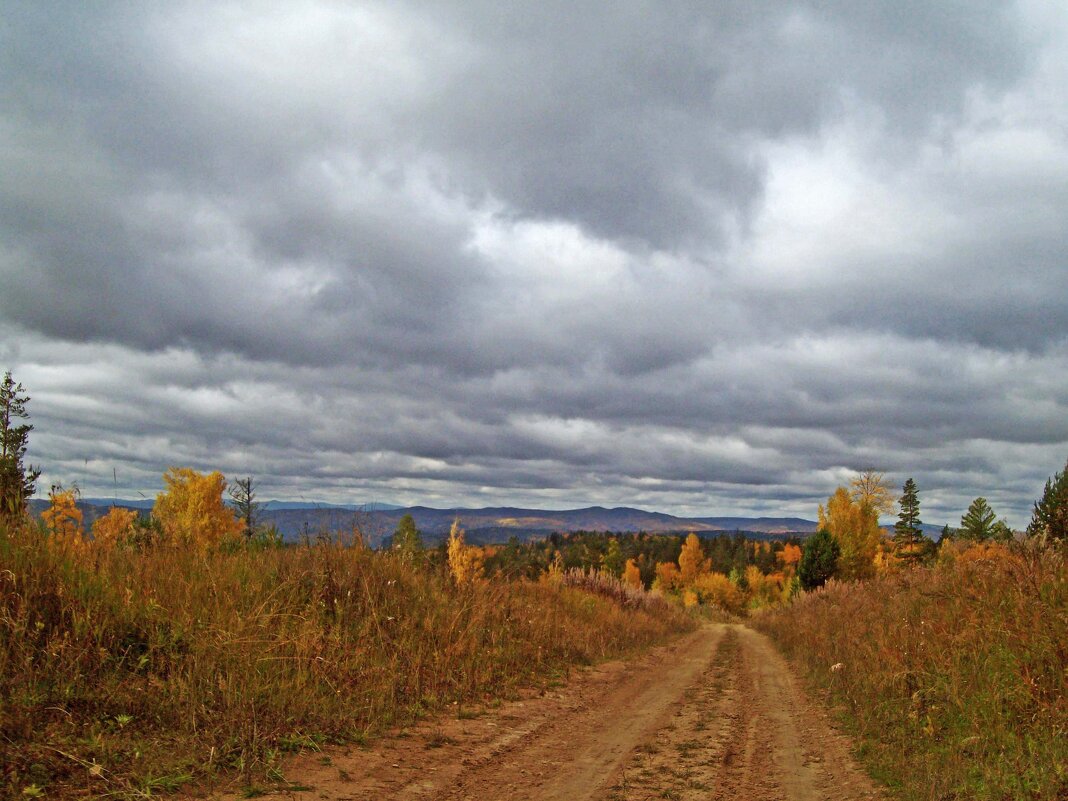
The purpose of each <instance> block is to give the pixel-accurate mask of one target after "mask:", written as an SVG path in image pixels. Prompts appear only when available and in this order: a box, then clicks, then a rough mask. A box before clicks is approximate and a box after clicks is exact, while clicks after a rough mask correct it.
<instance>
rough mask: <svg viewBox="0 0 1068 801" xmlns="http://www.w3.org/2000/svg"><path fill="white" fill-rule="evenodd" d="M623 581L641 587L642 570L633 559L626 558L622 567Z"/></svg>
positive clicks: (628, 584) (637, 587)
mask: <svg viewBox="0 0 1068 801" xmlns="http://www.w3.org/2000/svg"><path fill="white" fill-rule="evenodd" d="M623 583H624V584H626V585H627V586H629V587H634V588H635V589H638V590H640V589H641V588H642V571H641V570H640V569H639V568H638V563H637V562H635V561H634V560H633V559H628V560H627V564H626V566H625V567H624V568H623Z"/></svg>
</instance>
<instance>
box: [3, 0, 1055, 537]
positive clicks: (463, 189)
mask: <svg viewBox="0 0 1068 801" xmlns="http://www.w3.org/2000/svg"><path fill="white" fill-rule="evenodd" d="M1066 86H1068V17H1066V16H1065V15H1064V14H1063V12H1060V11H1058V10H1056V9H1051V8H1049V7H1047V4H1041V3H1016V4H1014V3H1003V2H984V3H979V4H975V3H973V4H968V5H965V6H959V5H958V6H951V5H945V4H942V5H932V4H930V3H918V2H917V3H861V4H858V3H845V2H843V3H820V4H815V3H791V4H778V5H772V6H761V7H760V8H755V7H753V6H752V5H751V4H747V3H721V4H717V5H715V7H714V8H713V7H710V6H708V4H695V3H662V4H656V5H650V4H646V3H620V4H614V5H613V7H612V9H611V11H606V10H605V9H604V8H603V7H600V6H596V5H592V4H591V5H584V4H574V3H568V4H555V3H549V4H541V5H539V6H538V7H537V9H536V10H535V9H533V8H532V7H530V6H529V5H523V6H519V5H513V4H508V3H499V2H494V3H472V2H465V3H430V4H426V3H389V4H375V3H353V4H346V5H339V4H327V3H314V2H307V3H300V4H287V5H284V6H279V7H275V8H272V9H264V8H248V7H239V6H228V5H222V4H210V5H204V4H184V3H171V4H141V5H137V6H130V5H129V4H116V5H114V6H107V5H103V4H94V5H93V6H84V5H81V4H73V5H72V6H71V7H69V8H57V7H54V6H44V5H41V4H15V5H12V6H11V8H10V12H9V13H7V14H5V15H4V20H3V22H0V109H2V111H0V171H2V174H3V176H4V180H3V181H2V182H0V285H2V287H3V291H2V292H0V360H2V363H0V366H3V367H4V368H7V367H10V368H11V369H12V370H14V371H15V373H16V375H17V377H18V378H19V379H20V380H22V381H23V383H25V384H26V385H27V387H29V388H30V390H31V391H32V394H33V395H34V400H33V402H32V404H31V409H32V411H33V412H34V415H35V420H36V422H37V424H38V431H37V432H35V438H34V440H33V451H34V454H33V455H34V458H35V459H37V460H38V461H40V462H41V463H42V464H43V465H44V466H45V468H46V474H47V478H48V479H50V480H61V481H65V482H69V481H72V480H77V481H78V482H79V483H80V484H81V485H82V486H83V487H84V488H85V490H86V491H87V492H89V493H91V494H95V493H102V492H107V491H115V486H116V485H117V486H118V491H120V494H123V492H126V493H129V492H133V491H144V492H150V491H151V489H152V488H153V487H154V486H156V484H157V483H158V474H159V473H160V472H161V470H162V469H163V467H165V466H166V465H168V464H177V463H181V464H195V465H198V466H201V467H216V466H217V467H219V468H221V469H223V470H224V471H227V472H232V473H245V472H253V473H256V474H257V475H260V476H262V477H263V482H264V486H265V488H267V489H268V491H269V492H270V493H272V494H278V495H288V496H294V497H296V496H297V495H299V494H304V495H306V496H309V497H311V496H314V497H320V498H324V499H333V500H339V499H342V498H345V499H354V498H359V499H368V498H370V497H375V498H378V499H380V500H383V499H384V500H392V501H397V502H427V503H465V504H466V503H480V502H486V503H513V502H514V503H528V504H534V505H541V506H554V505H564V504H584V503H588V502H598V503H609V504H624V503H625V504H631V505H644V506H651V507H657V508H662V509H666V510H672V511H680V512H687V513H730V512H741V513H746V512H754V513H756V512H775V513H800V514H808V515H811V514H812V512H813V507H814V504H815V502H816V501H817V500H818V499H820V498H821V497H825V496H826V495H827V494H829V492H830V491H831V490H833V488H834V486H835V485H836V484H837V483H840V482H842V481H844V480H845V479H846V478H847V477H848V474H849V472H850V471H851V470H855V469H859V468H863V467H867V466H870V465H874V466H878V467H880V468H882V469H885V470H886V471H887V472H888V473H889V474H890V476H891V477H892V479H893V480H894V481H895V482H896V483H900V482H901V481H903V480H904V478H905V477H907V476H908V475H914V476H915V477H916V478H917V480H918V481H919V483H920V486H921V488H922V489H923V490H924V491H925V503H926V504H927V506H926V508H928V509H930V515H931V516H933V519H938V520H940V521H941V520H951V521H952V520H954V519H955V518H956V517H957V516H959V514H960V513H961V512H962V511H963V508H964V507H965V506H966V505H967V502H968V501H969V500H970V499H971V498H972V497H974V496H975V495H978V494H985V495H986V496H987V497H988V498H989V499H990V500H991V501H992V503H993V504H994V506H995V509H996V510H997V511H999V512H1000V513H1002V514H1006V515H1008V516H1009V518H1010V520H1011V521H1012V522H1013V523H1015V524H1017V525H1021V524H1022V523H1024V522H1025V520H1026V515H1027V507H1028V506H1029V504H1030V501H1031V500H1032V499H1033V497H1034V495H1035V494H1036V493H1037V492H1038V491H1039V490H1040V488H1041V484H1042V482H1043V481H1044V479H1045V477H1046V476H1047V475H1049V474H1050V473H1051V472H1053V471H1054V470H1056V469H1059V467H1061V466H1062V465H1063V462H1064V458H1065V456H1066V455H1068V422H1066V421H1068V415H1066V414H1065V412H1066V407H1068V382H1066V381H1065V379H1064V378H1063V376H1065V375H1068V372H1066V370H1065V368H1066V367H1068V364H1066V362H1068V303H1066V302H1065V300H1064V298H1065V290H1064V286H1065V275H1066V264H1068V240H1066V238H1065V236H1064V231H1063V220H1064V219H1068V190H1066V187H1068V137H1065V135H1064V131H1065V130H1068V112H1066V111H1065V109H1068V92H1066V90H1065V87H1066Z"/></svg>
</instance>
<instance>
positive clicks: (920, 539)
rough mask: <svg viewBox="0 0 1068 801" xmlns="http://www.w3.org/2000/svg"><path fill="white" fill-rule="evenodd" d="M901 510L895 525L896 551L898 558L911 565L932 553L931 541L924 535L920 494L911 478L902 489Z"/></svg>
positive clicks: (899, 503)
mask: <svg viewBox="0 0 1068 801" xmlns="http://www.w3.org/2000/svg"><path fill="white" fill-rule="evenodd" d="M901 490H902V491H901V498H900V500H898V506H899V508H900V509H901V511H900V512H898V515H897V523H895V524H894V546H895V548H894V550H895V552H896V555H897V558H898V559H901V560H903V561H906V562H909V563H916V562H919V561H920V560H922V559H924V558H925V557H926V556H927V555H928V553H929V552H930V544H931V543H930V540H928V539H927V538H926V537H925V536H924V535H923V528H921V526H922V525H923V524H922V522H921V521H920V494H919V491H918V489H917V488H916V482H915V481H913V480H912V479H911V478H909V479H908V480H906V481H905V485H904V486H903V487H902V488H901Z"/></svg>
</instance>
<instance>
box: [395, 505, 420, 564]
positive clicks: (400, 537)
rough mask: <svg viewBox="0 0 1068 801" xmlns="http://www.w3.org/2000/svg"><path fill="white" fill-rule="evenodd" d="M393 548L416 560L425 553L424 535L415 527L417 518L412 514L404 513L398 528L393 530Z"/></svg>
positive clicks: (402, 554) (407, 557)
mask: <svg viewBox="0 0 1068 801" xmlns="http://www.w3.org/2000/svg"><path fill="white" fill-rule="evenodd" d="M393 550H395V551H396V552H397V553H399V554H400V555H401V556H403V557H404V558H405V559H409V560H413V561H414V560H415V559H417V558H419V557H420V556H422V553H423V535H422V532H420V531H419V529H418V528H416V527H415V518H414V517H412V516H411V515H410V514H406V515H404V517H402V518H401V519H400V520H399V521H398V522H397V530H396V531H394V532H393Z"/></svg>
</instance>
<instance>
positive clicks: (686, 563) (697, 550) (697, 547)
mask: <svg viewBox="0 0 1068 801" xmlns="http://www.w3.org/2000/svg"><path fill="white" fill-rule="evenodd" d="M711 567H712V560H711V559H706V558H705V552H704V550H702V548H701V540H700V539H699V538H698V537H697V535H696V534H694V533H693V532H690V535H689V536H688V537H687V538H686V542H685V543H683V546H682V551H681V552H680V553H679V574H680V577H681V579H682V583H683V584H693V582H694V581H695V580H696V579H697V577H698V576H700V575H702V574H703V573H707V572H708V571H709V569H710V568H711Z"/></svg>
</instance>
